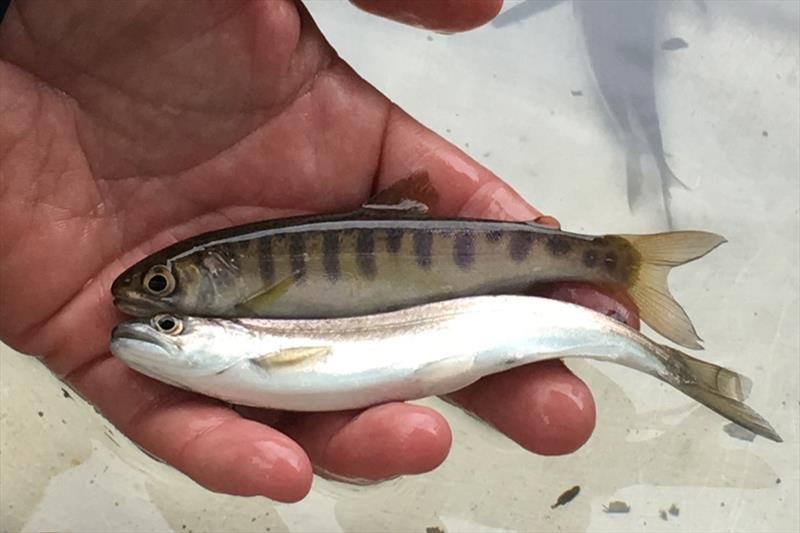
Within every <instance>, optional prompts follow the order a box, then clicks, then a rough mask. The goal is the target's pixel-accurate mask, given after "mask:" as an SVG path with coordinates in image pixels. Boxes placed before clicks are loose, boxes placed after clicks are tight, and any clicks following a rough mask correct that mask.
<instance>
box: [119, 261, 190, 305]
mask: <svg viewBox="0 0 800 533" xmlns="http://www.w3.org/2000/svg"><path fill="white" fill-rule="evenodd" d="M197 278H198V274H197V273H196V272H193V271H192V269H191V268H187V265H182V264H181V262H180V261H175V260H164V259H162V258H160V257H158V256H155V257H153V258H146V259H143V260H142V261H140V262H138V263H136V264H135V265H133V266H132V267H130V268H128V269H127V270H126V271H125V272H123V273H122V274H120V275H119V276H117V278H116V279H115V280H114V283H113V284H112V285H111V294H112V296H113V297H114V304H115V305H116V306H117V307H118V308H119V309H120V310H121V311H123V312H124V313H127V314H129V315H132V316H138V317H149V316H152V315H154V314H156V313H162V312H170V311H171V312H179V313H187V314H194V313H192V311H193V307H194V306H193V305H192V303H193V300H194V299H196V298H195V297H194V295H195V294H197V292H198V291H197V289H196V283H195V280H196V279H197Z"/></svg>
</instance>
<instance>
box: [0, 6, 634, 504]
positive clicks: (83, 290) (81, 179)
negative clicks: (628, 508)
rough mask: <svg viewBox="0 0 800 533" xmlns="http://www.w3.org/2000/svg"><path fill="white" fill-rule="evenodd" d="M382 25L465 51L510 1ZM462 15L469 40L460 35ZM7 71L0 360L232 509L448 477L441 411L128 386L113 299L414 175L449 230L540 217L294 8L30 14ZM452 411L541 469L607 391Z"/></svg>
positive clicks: (569, 382)
mask: <svg viewBox="0 0 800 533" xmlns="http://www.w3.org/2000/svg"><path fill="white" fill-rule="evenodd" d="M359 4H360V5H366V4H371V8H370V9H371V10H373V11H375V10H380V9H381V6H380V4H379V3H377V2H368V1H367V0H360V1H359ZM386 6H387V7H384V9H391V10H397V9H401V10H402V14H401V15H398V13H397V11H392V13H383V14H384V15H388V16H390V17H394V18H400V19H402V20H405V21H407V20H412V19H413V20H415V21H417V23H419V24H423V25H424V24H429V25H432V26H434V27H436V28H437V29H448V30H453V31H455V30H460V29H466V28H469V27H473V26H476V25H478V24H480V23H481V22H485V21H488V20H489V19H490V18H491V17H492V16H493V15H494V14H495V13H496V12H497V9H499V2H498V1H486V2H479V1H477V0H476V1H474V2H470V3H468V4H454V3H453V2H441V4H440V5H439V7H438V8H437V9H436V10H434V11H433V12H431V11H430V8H429V7H425V6H427V4H423V3H418V2H412V3H408V4H402V5H401V4H400V3H399V2H394V3H391V4H386ZM398 6H400V7H399V8H398ZM415 9H419V10H421V11H419V12H417V13H415V12H414V10H415ZM448 9H451V10H456V11H454V12H458V13H459V18H457V19H453V20H455V21H456V22H457V24H455V26H454V27H446V26H447V25H446V24H445V25H444V26H445V27H443V23H442V21H443V20H445V21H446V20H448V19H447V16H444V17H443V16H442V13H443V12H444V13H445V15H447V10H448ZM442 10H444V11H442ZM409 13H411V14H412V15H414V17H412V19H409V18H408V14H409ZM426 17H427V18H426ZM0 59H2V62H0V115H2V116H3V120H2V121H0V176H2V183H0V220H2V221H3V225H2V229H0V231H2V239H0V295H2V308H3V317H4V320H2V321H0V338H2V340H3V341H4V342H6V343H8V344H10V345H11V346H13V347H14V348H16V349H18V350H21V351H23V352H26V353H31V354H37V355H40V356H42V360H43V362H44V363H45V364H46V365H47V366H48V367H49V368H50V369H51V370H52V371H53V372H55V373H56V374H58V375H59V376H61V377H63V378H64V379H65V380H66V381H68V382H69V383H70V384H71V385H72V386H73V387H75V389H76V390H78V391H79V392H80V394H81V395H83V396H84V397H85V398H86V399H87V400H88V401H89V402H91V403H92V404H94V405H95V406H96V407H97V408H98V409H99V410H100V411H101V412H102V413H103V414H104V415H105V416H106V417H107V418H108V419H109V420H110V421H111V422H112V423H114V424H115V425H116V426H117V427H119V428H120V429H121V430H122V431H123V432H125V433H126V434H127V435H128V436H129V437H130V438H131V439H133V440H134V441H136V442H137V443H138V444H139V445H141V446H142V447H144V448H145V449H147V450H148V451H150V452H151V453H153V454H154V455H156V456H158V457H160V458H162V459H164V460H165V461H167V462H168V463H170V464H172V465H173V466H175V467H176V468H178V469H180V470H181V471H183V472H185V473H186V474H187V475H189V476H190V477H192V478H193V479H195V480H196V481H197V482H199V483H201V484H202V485H204V486H206V487H208V488H210V489H212V490H215V491H220V492H227V493H232V494H241V495H265V496H268V497H270V498H274V499H276V500H282V501H295V500H298V499H301V498H303V497H304V496H305V494H306V493H307V492H308V490H309V488H310V486H311V481H312V464H314V465H316V466H317V467H319V468H320V469H323V470H325V471H328V472H331V473H334V474H336V475H339V476H344V477H358V478H366V479H375V480H377V479H383V478H386V477H391V476H394V475H397V474H408V473H420V472H425V471H428V470H430V469H433V468H435V467H436V466H437V465H439V464H440V463H441V462H442V461H443V460H444V459H445V457H446V456H447V453H448V450H449V447H450V443H451V432H450V429H449V427H448V425H447V422H446V421H445V420H444V419H443V418H442V417H441V416H440V415H439V414H438V413H437V412H435V411H434V410H432V409H429V408H425V407H418V406H412V405H406V404H403V403H392V404H387V405H381V406H376V407H373V408H370V409H367V410H365V411H360V412H339V413H322V414H311V415H296V414H293V413H279V412H266V411H248V412H247V413H245V414H246V415H247V416H246V417H245V416H242V414H240V413H239V412H237V411H236V410H232V409H230V408H228V407H227V406H225V405H223V404H221V403H219V402H216V401H213V400H211V399H208V398H205V397H201V396H198V395H195V394H190V393H187V392H183V391H179V390H177V389H175V388H172V387H170V386H167V385H164V384H161V383H158V382H156V381H154V380H151V379H149V378H146V377H144V376H141V375H139V374H137V373H135V372H133V371H131V370H129V369H128V368H127V367H126V366H125V365H124V364H123V363H122V362H121V361H118V360H116V359H114V358H113V357H111V356H110V354H109V353H108V351H107V348H108V341H109V334H110V332H111V329H112V328H113V326H114V325H115V324H116V323H117V322H119V320H120V319H121V318H122V315H121V314H120V313H119V312H118V311H117V310H116V309H115V308H114V306H113V303H112V299H111V294H110V291H109V289H110V286H111V283H112V281H113V279H114V278H115V276H117V275H118V274H119V273H120V272H122V270H123V269H124V268H125V267H127V266H129V265H131V264H133V263H134V262H135V261H137V260H139V259H141V258H142V257H144V256H145V255H147V254H149V253H152V252H153V251H155V250H157V249H159V248H161V247H163V246H165V245H167V244H170V243H172V242H175V241H176V240H179V239H182V238H185V237H188V236H190V235H195V234H198V233H200V232H203V231H207V230H211V229H216V228H220V227H224V226H227V225H231V224H237V223H244V222H248V221H253V220H259V219H264V218H270V217H277V216H286V215H289V214H294V213H309V212H330V211H337V210H344V209H352V208H353V207H355V206H357V205H359V204H360V203H361V202H363V201H364V200H365V199H366V198H368V197H369V195H370V193H371V192H373V191H375V190H379V189H382V188H385V187H386V186H387V185H388V184H389V183H391V182H392V181H394V180H396V179H399V178H401V177H404V176H407V175H408V174H409V173H410V172H411V171H413V170H415V169H417V168H426V169H427V170H428V172H429V173H430V176H431V179H432V180H433V181H434V183H436V182H438V183H439V184H440V185H442V186H441V187H440V189H441V190H443V191H446V195H444V196H443V197H442V201H441V202H440V205H439V208H438V210H439V213H440V214H442V215H448V216H471V217H489V218H504V219H517V220H530V219H533V218H536V217H537V216H539V215H540V213H538V212H537V211H536V210H535V209H534V208H532V207H530V206H529V205H527V204H526V203H525V202H524V201H523V200H522V199H521V198H519V197H518V196H517V195H516V194H515V193H514V192H513V191H512V190H510V189H509V188H508V187H507V186H506V185H505V184H504V183H503V182H502V181H500V180H499V179H498V178H497V177H496V176H494V175H493V174H491V173H490V172H489V171H488V170H486V169H484V168H482V167H481V166H480V165H478V164H477V163H476V162H474V161H472V160H471V159H469V158H468V157H467V156H466V155H465V154H463V153H461V152H460V151H459V150H458V149H457V148H456V147H454V146H452V145H451V144H450V143H448V142H447V141H445V140H444V139H442V138H440V137H438V136H436V135H435V134H434V133H432V132H431V131H429V130H427V129H426V128H424V127H423V126H422V125H420V124H419V123H417V122H416V121H414V120H413V119H412V118H411V117H409V116H408V115H406V114H405V113H404V112H403V111H402V110H400V109H398V108H397V107H395V106H393V105H392V104H391V103H390V102H389V101H388V100H387V99H386V98H385V97H384V96H382V95H381V94H379V93H378V92H377V91H376V90H375V89H374V88H372V87H371V86H369V85H368V84H367V83H365V82H364V81H363V80H361V79H360V78H359V77H358V76H357V75H356V74H355V73H354V72H353V71H352V70H351V69H350V68H349V67H348V66H347V65H346V64H344V63H343V62H342V61H341V60H340V59H338V58H337V57H336V56H335V54H334V52H333V51H332V49H331V48H330V47H329V46H328V44H327V43H326V42H325V40H324V38H323V37H322V35H321V34H320V33H319V31H318V30H317V28H316V27H315V26H314V24H313V21H312V20H311V19H310V18H309V17H308V15H307V14H306V12H305V10H304V8H303V6H302V5H301V4H295V3H293V2H290V1H288V0H286V1H273V2H268V3H267V2H256V3H237V2H224V3H219V2H211V3H205V4H198V5H197V6H195V8H194V9H193V11H192V15H191V16H190V17H187V16H186V13H185V11H184V10H182V9H179V8H178V7H177V6H175V5H173V4H170V3H163V2H143V1H140V2H134V1H131V2H125V3H124V4H119V3H114V4H113V5H112V4H97V3H90V4H83V3H80V2H68V1H62V2H58V3H52V2H36V1H27V2H22V3H13V4H12V5H11V7H10V9H9V11H8V13H7V15H6V19H5V20H4V22H3V23H2V26H0ZM342 147H347V148H346V149H342ZM581 294H582V293H581ZM579 299H580V300H582V301H584V302H587V303H590V304H591V303H592V302H595V303H596V304H597V305H602V306H608V305H611V306H612V307H614V306H618V304H616V303H615V301H614V300H607V299H601V300H602V303H599V304H598V303H597V300H596V298H595V297H593V296H586V295H585V294H584V295H583V296H579ZM454 397H455V399H456V400H457V401H458V402H459V403H461V405H463V406H465V407H467V408H469V409H471V410H473V411H475V412H476V413H477V414H478V415H479V416H482V417H483V418H484V419H485V420H487V421H488V422H489V423H490V424H492V425H494V426H496V427H497V428H498V429H499V430H501V431H503V432H505V433H506V434H508V435H509V436H510V437H511V438H513V439H515V440H516V441H517V442H519V443H520V445H521V446H523V447H525V448H527V449H529V450H531V451H533V452H536V453H540V454H564V453H569V452H571V451H574V450H575V449H577V448H578V447H580V446H581V445H582V444H583V443H584V442H586V440H587V439H588V438H589V436H590V434H591V432H592V429H593V427H594V421H595V407H594V403H593V400H592V396H591V394H590V392H589V391H588V389H587V388H586V386H585V385H584V384H583V383H582V382H581V381H580V380H579V379H578V378H577V377H575V376H574V375H572V374H571V373H570V372H569V371H568V370H567V369H566V368H565V367H564V366H563V365H562V364H560V363H557V362H555V363H546V364H541V365H532V366H530V367H526V368H522V369H518V370H517V371H513V372H507V373H504V374H502V375H498V376H492V378H490V379H487V380H484V381H482V382H479V383H477V384H475V385H474V386H471V387H469V388H468V389H466V390H463V391H461V392H459V393H458V394H456V395H454ZM545 420H556V421H557V423H546V422H544V421H545Z"/></svg>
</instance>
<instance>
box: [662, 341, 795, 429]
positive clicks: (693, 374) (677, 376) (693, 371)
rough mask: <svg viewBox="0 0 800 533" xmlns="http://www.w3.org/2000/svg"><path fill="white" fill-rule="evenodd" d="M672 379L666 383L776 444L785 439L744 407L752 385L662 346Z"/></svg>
mask: <svg viewBox="0 0 800 533" xmlns="http://www.w3.org/2000/svg"><path fill="white" fill-rule="evenodd" d="M660 348H661V350H663V351H662V354H663V355H664V356H665V357H666V361H665V364H666V367H667V369H668V370H669V373H670V376H669V378H668V379H665V378H664V377H662V376H659V377H660V378H661V379H664V380H665V381H667V382H668V383H670V384H671V385H673V386H674V387H676V388H677V389H678V390H680V391H681V392H683V393H684V394H686V395H687V396H689V397H691V398H694V399H695V400H697V401H698V402H700V403H702V404H703V405H705V406H706V407H708V408H709V409H711V410H713V411H715V412H717V413H719V414H720V415H722V416H724V417H725V418H727V419H728V420H730V421H732V422H735V423H736V424H739V425H740V426H742V427H744V428H747V429H749V430H750V431H752V432H753V433H755V434H757V435H761V436H762V437H766V438H768V439H770V440H774V441H775V442H783V439H781V437H780V436H779V435H778V433H777V432H776V431H775V430H774V429H773V427H772V426H771V425H770V423H769V422H767V421H766V420H764V418H763V417H762V416H761V415H759V414H758V413H756V412H755V411H754V410H753V409H751V408H750V407H748V406H747V405H745V404H744V403H743V401H744V400H745V399H746V398H747V396H748V395H749V394H750V388H751V385H752V382H751V381H750V379H748V378H747V377H745V376H742V375H740V374H737V373H736V372H734V371H732V370H728V369H727V368H722V367H720V366H717V365H714V364H711V363H708V362H706V361H701V360H700V359H695V358H694V357H691V356H689V355H686V354H685V353H682V352H680V351H678V350H675V349H674V348H670V347H669V346H663V345H660Z"/></svg>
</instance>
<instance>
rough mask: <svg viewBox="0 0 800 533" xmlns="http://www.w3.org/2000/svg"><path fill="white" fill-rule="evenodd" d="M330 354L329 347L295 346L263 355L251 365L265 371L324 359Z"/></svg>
mask: <svg viewBox="0 0 800 533" xmlns="http://www.w3.org/2000/svg"><path fill="white" fill-rule="evenodd" d="M329 353H331V348H330V346H296V347H293V348H286V349H284V350H278V351H277V352H271V353H268V354H264V355H262V356H259V357H257V358H255V359H253V360H252V362H253V364H255V365H257V366H260V367H261V368H263V369H265V370H269V369H270V368H273V367H276V366H289V365H297V364H300V363H303V362H307V361H311V360H312V359H317V358H321V357H325V356H326V355H328V354H329Z"/></svg>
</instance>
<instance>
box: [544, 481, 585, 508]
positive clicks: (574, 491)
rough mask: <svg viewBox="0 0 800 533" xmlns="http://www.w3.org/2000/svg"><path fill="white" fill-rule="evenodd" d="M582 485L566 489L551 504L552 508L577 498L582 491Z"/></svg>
mask: <svg viewBox="0 0 800 533" xmlns="http://www.w3.org/2000/svg"><path fill="white" fill-rule="evenodd" d="M580 491H581V487H580V485H575V486H574V487H572V488H571V489H569V490H566V491H564V492H563V493H562V494H561V496H559V497H558V499H557V500H556V503H554V504H553V505H551V506H550V508H551V509H555V508H556V507H559V506H561V505H567V504H568V503H569V502H571V501H572V500H574V499H575V497H576V496H577V495H578V493H580Z"/></svg>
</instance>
